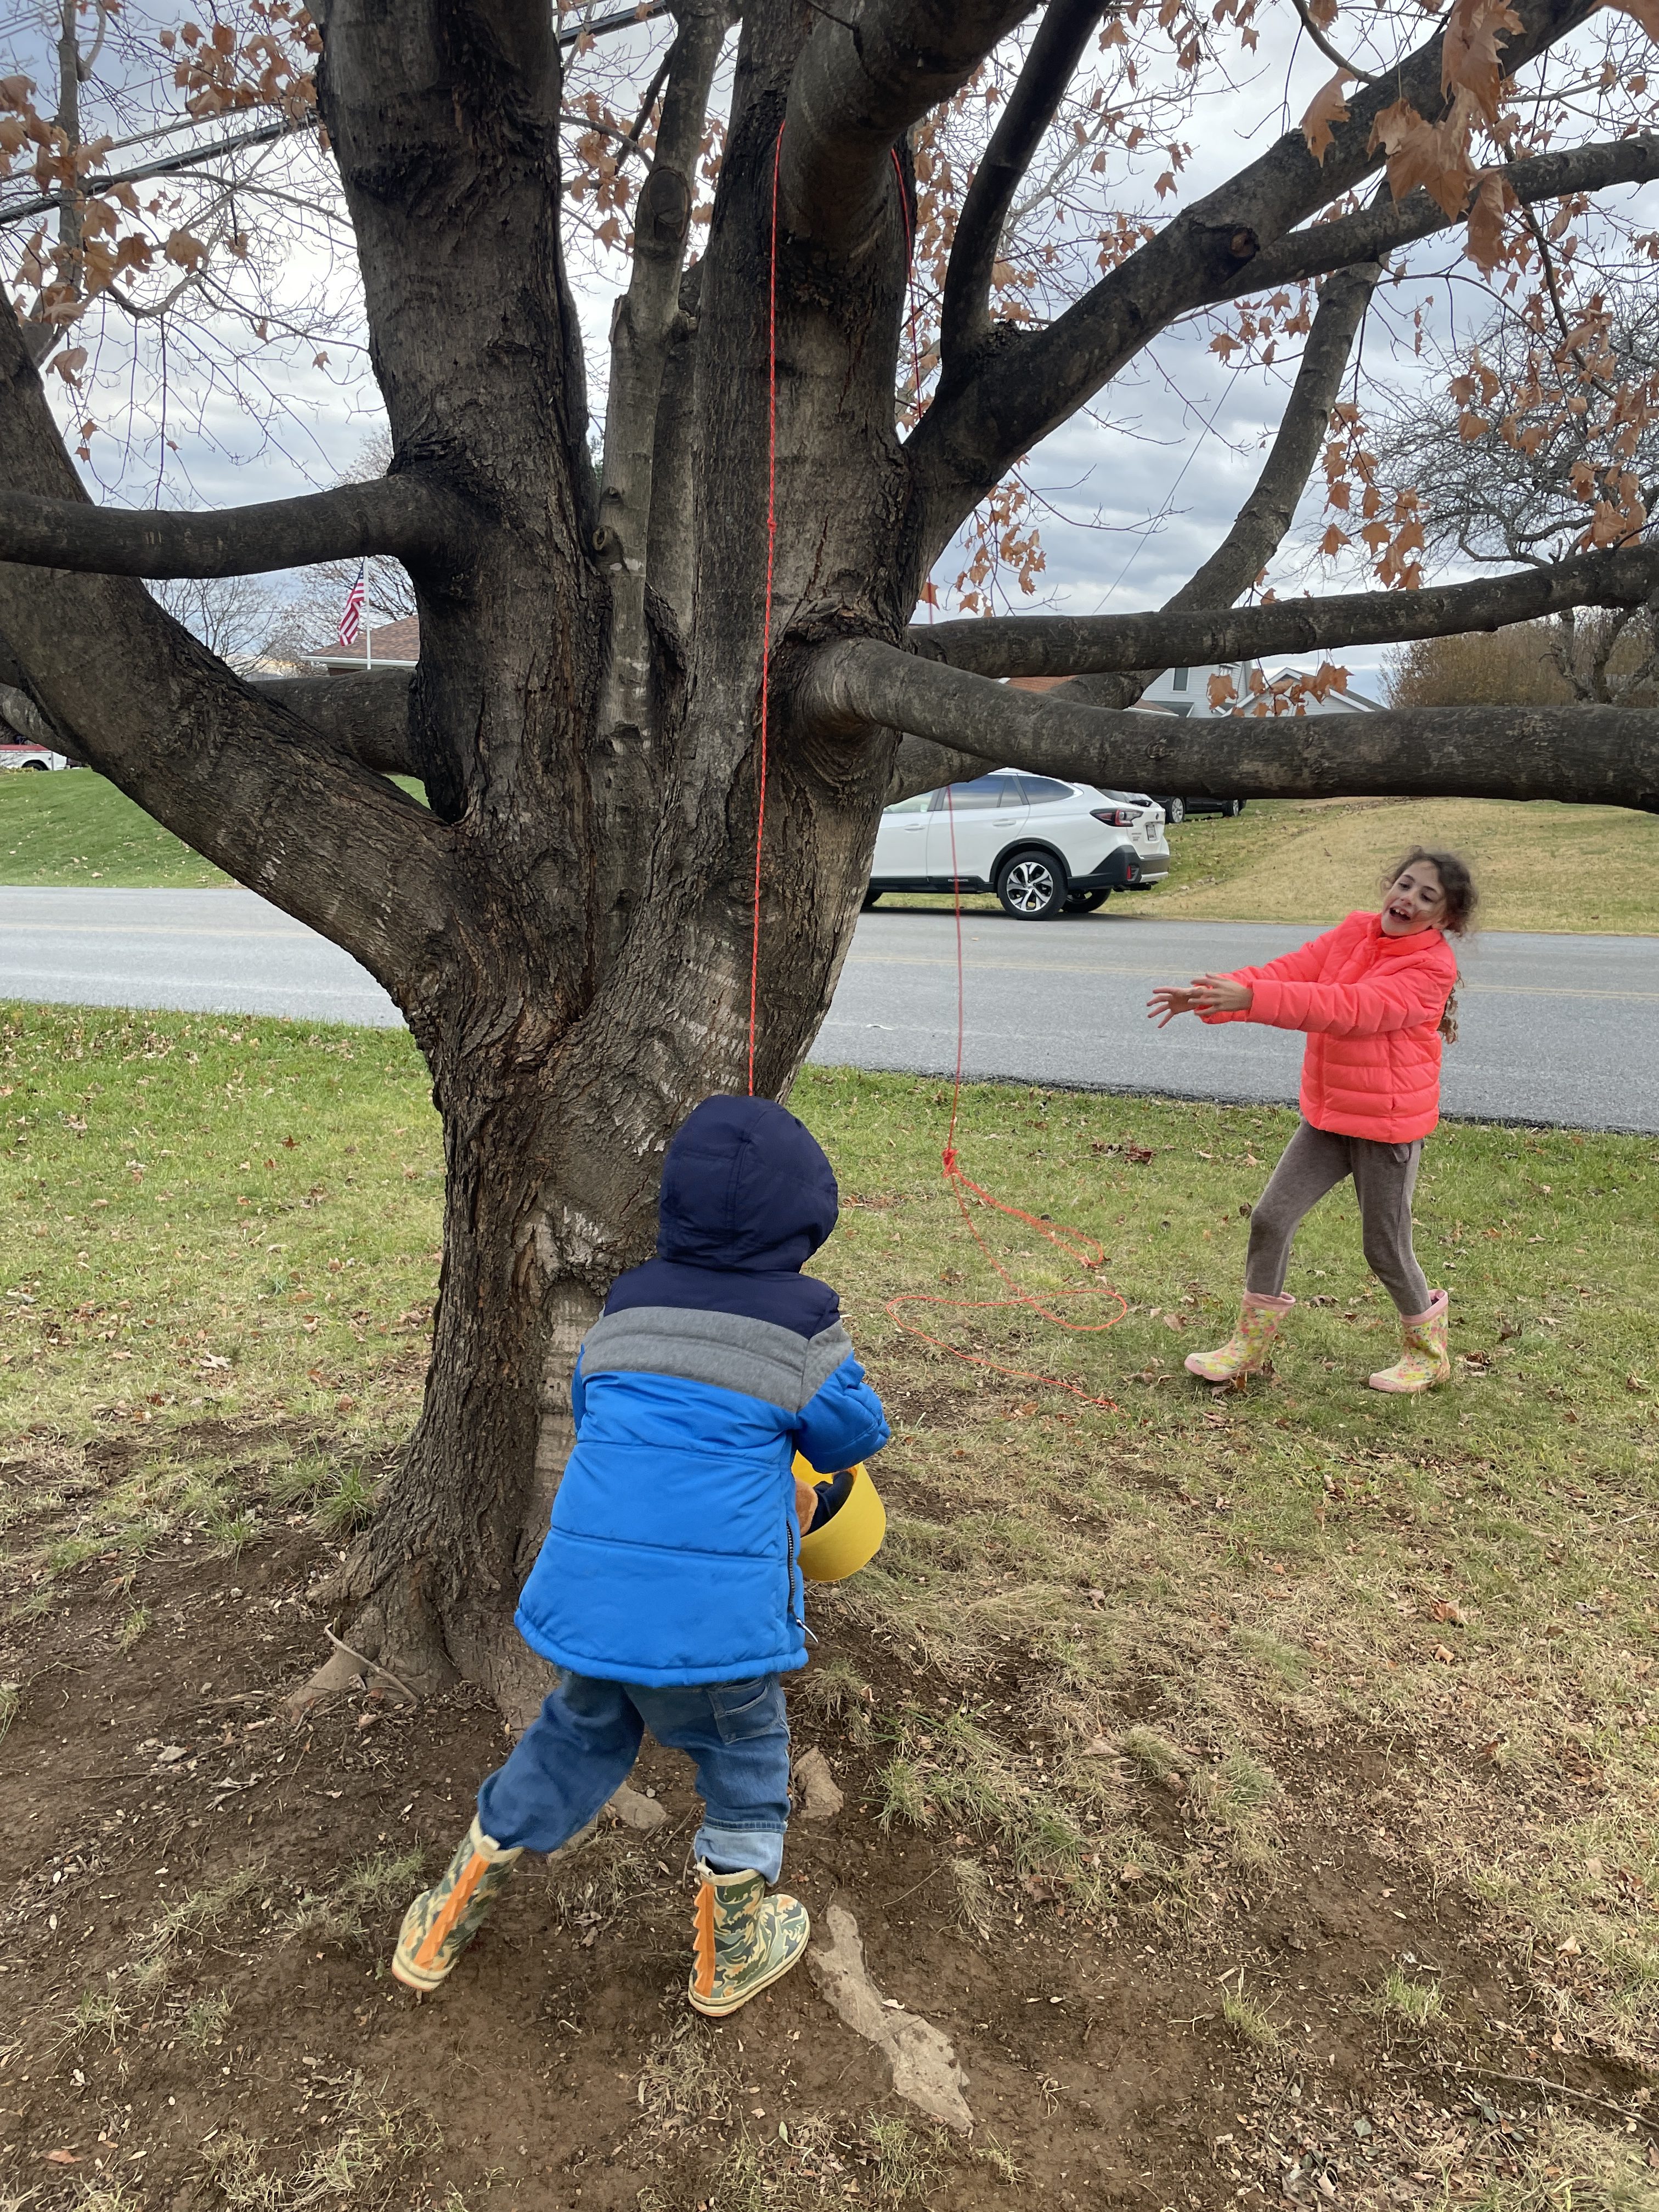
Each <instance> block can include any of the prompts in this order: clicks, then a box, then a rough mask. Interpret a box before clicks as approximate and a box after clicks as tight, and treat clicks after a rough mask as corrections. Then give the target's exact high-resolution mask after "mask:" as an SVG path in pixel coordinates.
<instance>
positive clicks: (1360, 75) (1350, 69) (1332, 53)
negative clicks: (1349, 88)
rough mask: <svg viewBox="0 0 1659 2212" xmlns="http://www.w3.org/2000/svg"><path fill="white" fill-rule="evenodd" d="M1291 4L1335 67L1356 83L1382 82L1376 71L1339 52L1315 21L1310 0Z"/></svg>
mask: <svg viewBox="0 0 1659 2212" xmlns="http://www.w3.org/2000/svg"><path fill="white" fill-rule="evenodd" d="M1291 5H1292V6H1293V7H1294V8H1295V9H1296V12H1297V15H1298V16H1299V17H1300V19H1301V22H1302V27H1303V29H1304V31H1305V32H1306V33H1307V34H1308V36H1309V37H1310V39H1311V40H1312V41H1313V43H1314V44H1315V46H1317V47H1318V49H1319V51H1320V52H1321V53H1322V54H1323V55H1324V57H1325V58H1326V60H1327V61H1328V62H1329V63H1330V64H1331V66H1332V67H1333V68H1334V69H1339V70H1341V72H1342V74H1343V76H1348V77H1352V79H1353V81H1354V82H1355V83H1356V84H1381V83H1383V78H1382V77H1380V76H1376V74H1375V72H1374V71H1372V70H1367V69H1361V68H1360V66H1359V64H1358V62H1351V61H1350V60H1349V59H1348V57H1347V56H1346V54H1343V53H1339V52H1337V50H1336V48H1335V47H1334V46H1333V45H1332V44H1331V42H1330V40H1328V38H1327V37H1326V36H1325V33H1323V31H1322V30H1321V29H1320V27H1319V26H1318V24H1317V23H1316V21H1314V16H1313V11H1312V9H1310V7H1309V6H1308V0H1291Z"/></svg>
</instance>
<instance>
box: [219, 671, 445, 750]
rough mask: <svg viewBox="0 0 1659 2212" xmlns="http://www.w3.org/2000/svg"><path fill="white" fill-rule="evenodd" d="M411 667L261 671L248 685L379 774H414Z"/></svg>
mask: <svg viewBox="0 0 1659 2212" xmlns="http://www.w3.org/2000/svg"><path fill="white" fill-rule="evenodd" d="M413 680H414V679H413V671H411V670H410V669H407V668H374V669H366V670H364V671H363V672H362V674H361V675H352V676H259V677H255V678H254V679H253V681H252V684H250V686H249V689H250V690H254V691H257V692H258V694H259V696H261V698H264V699H270V700H274V701H275V702H276V704H277V705H278V706H279V707H283V708H286V709H287V711H288V712H289V714H292V715H294V716H295V718H296V720H300V721H301V722H303V723H304V724H305V726H306V727H307V729H311V730H315V731H316V732H318V733H319V736H322V737H325V738H327V739H328V741H329V743H330V744H331V745H335V746H337V748H338V749H339V750H340V751H341V752H343V753H345V754H347V755H349V757H350V758H351V759H352V760H355V761H356V763H358V765H359V767H361V768H372V769H374V770H375V772H376V773H377V774H378V775H418V774H419V772H420V771H419V770H418V769H416V765H415V755H414V751H413V749H412V747H411V745H410V736H409V695H410V687H411V684H412V683H413Z"/></svg>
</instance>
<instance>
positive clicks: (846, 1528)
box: [795, 1452, 887, 1583]
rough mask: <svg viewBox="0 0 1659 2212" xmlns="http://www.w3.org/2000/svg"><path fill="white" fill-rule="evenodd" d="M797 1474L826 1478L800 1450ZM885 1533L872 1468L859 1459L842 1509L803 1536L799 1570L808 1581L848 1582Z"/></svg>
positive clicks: (812, 1478) (803, 1477)
mask: <svg viewBox="0 0 1659 2212" xmlns="http://www.w3.org/2000/svg"><path fill="white" fill-rule="evenodd" d="M795 1474H796V1477H797V1479H798V1480H799V1481H801V1482H811V1483H817V1482H822V1481H823V1476H822V1475H821V1474H819V1473H818V1471H817V1468H815V1467H812V1466H811V1465H810V1464H809V1463H808V1462H806V1461H805V1460H804V1459H803V1458H802V1457H801V1455H800V1454H799V1452H797V1453H796V1454H795ZM885 1534H887V1515H886V1511H885V1510H884V1507H883V1505H882V1502H881V1497H880V1494H879V1492H878V1491H877V1489H876V1486H875V1484H874V1483H873V1482H872V1480H870V1471H869V1469H868V1468H866V1466H865V1464H864V1462H863V1461H862V1460H860V1462H859V1463H858V1465H857V1466H856V1467H855V1468H854V1469H853V1487H852V1488H851V1490H850V1491H848V1494H847V1496H846V1497H845V1498H843V1499H842V1505H841V1510H840V1511H839V1512H837V1513H836V1516H835V1517H834V1518H833V1519H832V1520H829V1521H826V1522H824V1524H823V1527H822V1528H809V1529H808V1530H807V1532H806V1534H805V1535H804V1536H803V1537H802V1538H801V1540H800V1571H801V1572H802V1574H804V1575H805V1577H806V1579H807V1581H808V1582H809V1583H839V1582H845V1581H846V1579H847V1577H848V1575H855V1574H856V1573H857V1572H858V1571H859V1569H860V1567H867V1566H868V1565H869V1564H870V1562H871V1560H872V1559H874V1558H875V1556H876V1553H878V1551H880V1549H881V1540H882V1538H883V1537H884V1535H885Z"/></svg>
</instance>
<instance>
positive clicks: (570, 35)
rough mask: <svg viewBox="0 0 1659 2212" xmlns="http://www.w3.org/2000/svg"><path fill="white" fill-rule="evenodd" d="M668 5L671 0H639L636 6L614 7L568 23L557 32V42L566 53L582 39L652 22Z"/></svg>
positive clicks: (627, 29) (664, 13)
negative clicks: (581, 20) (582, 19)
mask: <svg viewBox="0 0 1659 2212" xmlns="http://www.w3.org/2000/svg"><path fill="white" fill-rule="evenodd" d="M670 5H671V0H640V4H639V6H638V7H636V8H615V9H612V10H611V13H610V15H594V16H592V17H590V18H589V19H588V21H586V22H574V23H568V24H566V26H565V27H564V28H563V29H562V31H561V32H560V33H559V44H560V46H562V48H563V49H564V51H565V52H567V53H568V52H569V51H570V49H571V48H572V47H573V46H580V43H581V41H582V40H584V39H603V38H605V36H606V35H607V34H608V33H611V32H612V31H631V30H632V29H634V27H635V25H636V24H640V23H650V22H653V21H655V20H656V18H657V17H658V16H659V15H667V14H668V13H669V10H670Z"/></svg>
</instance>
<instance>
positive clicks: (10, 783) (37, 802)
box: [0, 769, 230, 890]
mask: <svg viewBox="0 0 1659 2212" xmlns="http://www.w3.org/2000/svg"><path fill="white" fill-rule="evenodd" d="M229 881H230V878H229V877H228V876H226V875H222V874H221V872H220V871H219V870H218V869H217V868H216V867H215V866H213V865H212V863H211V862H210V861H209V860H204V859H203V858H202V856H201V854H199V853H193V852H191V848H190V847H189V846H188V845H186V844H185V843H183V842H181V841H180V840H179V838H177V837H175V836H173V832H172V831H171V830H170V829H162V827H161V823H159V822H152V821H151V820H150V818H149V815H148V814H146V813H145V812H144V811H143V808H142V807H138V806H135V805H133V803H132V801H131V799H129V798H128V797H127V796H126V794H125V793H124V792H120V791H118V790H117V789H116V787H115V786H114V785H113V784H112V783H108V782H106V781H105V779H104V778H103V777H102V776H101V775H94V774H93V772H92V771H91V769H67V770H65V771H64V772H63V773H61V774H58V775H35V774H32V773H30V771H28V770H27V769H12V770H11V771H10V772H9V774H7V775H0V883H7V884H112V885H115V886H118V887H121V888H125V889H131V890H137V889H142V888H148V887H150V886H165V887H167V889H169V890H179V889H183V890H199V889H202V888H204V887H206V886H210V885H212V884H227V883H228V882H229Z"/></svg>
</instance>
